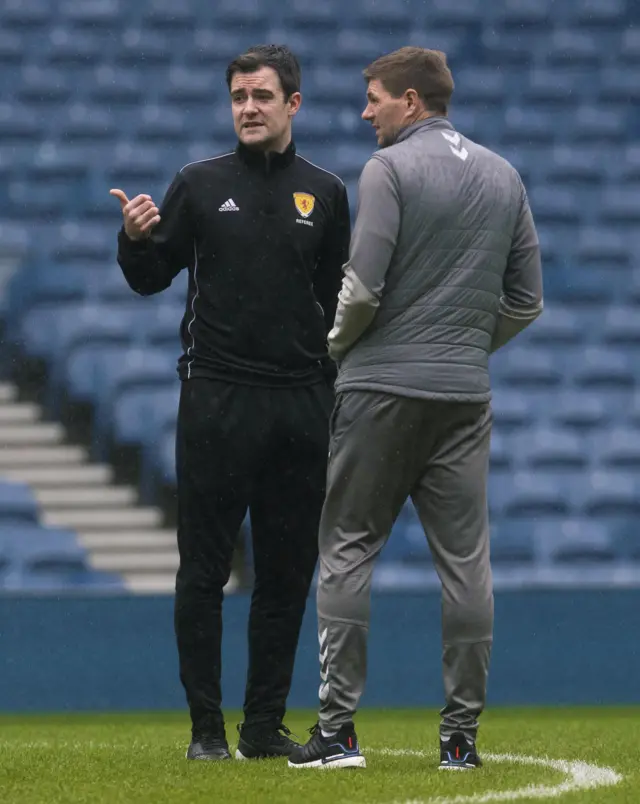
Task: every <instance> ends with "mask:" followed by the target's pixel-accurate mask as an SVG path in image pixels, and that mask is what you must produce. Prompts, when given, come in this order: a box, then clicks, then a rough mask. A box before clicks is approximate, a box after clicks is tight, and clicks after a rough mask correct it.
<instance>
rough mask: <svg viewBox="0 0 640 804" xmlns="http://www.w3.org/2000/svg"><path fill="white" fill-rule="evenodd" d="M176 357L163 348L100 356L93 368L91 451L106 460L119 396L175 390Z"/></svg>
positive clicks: (176, 382)
mask: <svg viewBox="0 0 640 804" xmlns="http://www.w3.org/2000/svg"><path fill="white" fill-rule="evenodd" d="M176 362H177V360H176V355H175V354H172V353H170V352H169V353H167V352H166V351H165V350H163V349H149V348H141V347H135V348H132V349H127V350H119V349H114V350H112V351H111V352H108V353H107V352H105V353H104V354H103V355H102V358H101V361H100V363H98V364H97V365H96V368H95V375H94V377H95V386H94V392H93V394H92V397H91V398H92V399H93V401H94V405H95V416H94V434H93V439H94V449H95V450H96V451H97V453H98V455H99V456H100V457H101V458H104V457H105V451H106V448H107V438H108V436H109V434H110V431H111V427H112V421H113V411H114V408H115V404H116V400H117V399H118V398H119V397H120V395H122V394H124V393H126V392H127V391H129V390H134V389H147V390H152V389H159V388H163V389H164V388H167V387H168V386H169V387H170V386H171V385H173V386H174V387H177V386H178V384H179V382H178V377H177V372H176Z"/></svg>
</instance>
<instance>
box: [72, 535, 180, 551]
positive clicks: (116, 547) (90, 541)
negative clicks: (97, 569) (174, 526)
mask: <svg viewBox="0 0 640 804" xmlns="http://www.w3.org/2000/svg"><path fill="white" fill-rule="evenodd" d="M78 539H79V540H80V541H81V542H82V544H83V545H84V546H85V547H86V548H87V550H91V551H92V552H93V553H94V554H95V553H103V552H104V553H113V552H122V553H124V552H132V553H135V552H140V551H142V550H149V551H153V550H156V551H166V550H175V547H176V533H175V531H173V530H139V531H135V530H133V531H112V532H110V531H106V532H105V533H95V532H94V533H79V534H78Z"/></svg>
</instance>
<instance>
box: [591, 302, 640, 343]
mask: <svg viewBox="0 0 640 804" xmlns="http://www.w3.org/2000/svg"><path fill="white" fill-rule="evenodd" d="M601 327H602V338H603V341H604V342H605V343H606V344H608V345H614V344H623V345H627V346H633V345H638V344H640V310H638V309H637V308H635V307H629V306H627V305H624V306H622V305H616V306H611V307H609V308H608V309H607V310H606V314H605V317H604V321H602V323H601Z"/></svg>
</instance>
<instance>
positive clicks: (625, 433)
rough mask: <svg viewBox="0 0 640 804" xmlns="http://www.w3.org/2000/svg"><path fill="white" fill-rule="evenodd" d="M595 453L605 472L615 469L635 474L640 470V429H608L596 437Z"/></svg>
mask: <svg viewBox="0 0 640 804" xmlns="http://www.w3.org/2000/svg"><path fill="white" fill-rule="evenodd" d="M593 451H594V457H595V459H596V460H597V462H598V463H599V464H600V466H599V468H601V469H602V470H603V471H606V470H607V469H608V468H609V467H613V468H618V469H626V470H627V471H634V472H635V471H637V470H638V469H640V429H632V428H631V427H623V426H621V425H618V426H614V427H612V428H608V429H607V430H605V431H603V432H601V433H599V434H598V435H597V436H595V438H594V443H593Z"/></svg>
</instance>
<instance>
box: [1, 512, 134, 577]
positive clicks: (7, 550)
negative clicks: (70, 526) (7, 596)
mask: <svg viewBox="0 0 640 804" xmlns="http://www.w3.org/2000/svg"><path fill="white" fill-rule="evenodd" d="M0 556H4V559H5V561H7V563H8V568H7V572H6V573H5V575H4V578H2V579H1V580H0V586H1V587H3V588H4V589H7V590H8V589H10V590H13V591H17V590H21V591H38V592H44V591H46V590H50V591H61V590H62V589H70V588H74V587H76V588H77V587H81V588H83V589H84V588H93V589H95V590H102V591H104V590H107V589H112V590H117V589H122V588H123V583H122V579H121V578H120V577H119V576H117V575H113V574H110V573H100V572H96V571H95V570H93V569H92V567H91V566H90V564H89V559H88V555H87V552H86V550H85V549H84V548H83V547H81V546H80V544H79V543H78V541H77V538H76V535H75V533H73V532H71V531H66V530H61V529H56V528H43V527H40V526H37V525H29V524H24V525H21V524H7V525H0Z"/></svg>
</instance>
